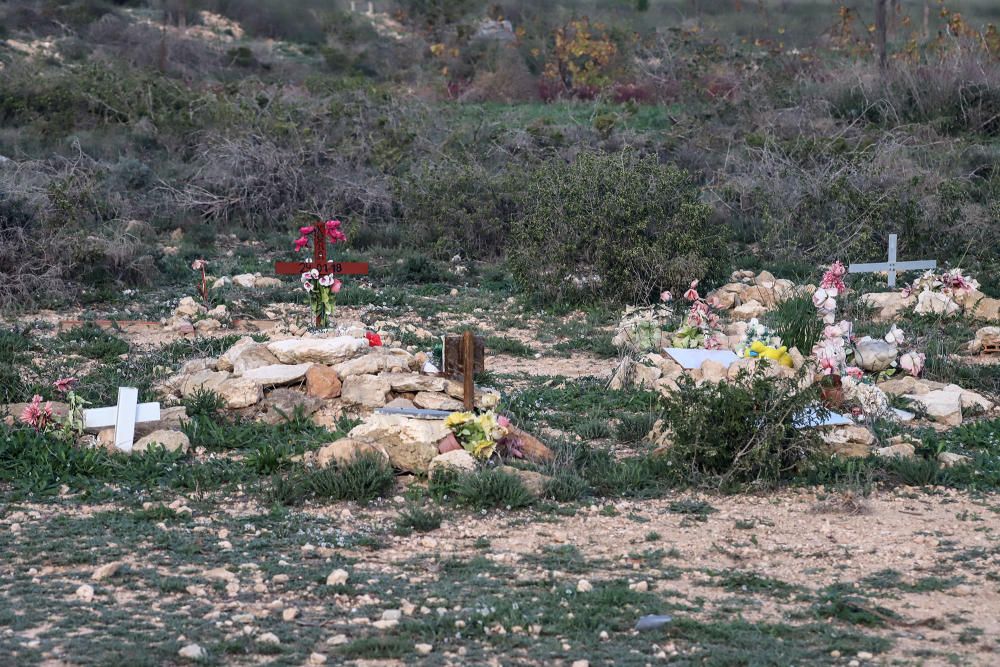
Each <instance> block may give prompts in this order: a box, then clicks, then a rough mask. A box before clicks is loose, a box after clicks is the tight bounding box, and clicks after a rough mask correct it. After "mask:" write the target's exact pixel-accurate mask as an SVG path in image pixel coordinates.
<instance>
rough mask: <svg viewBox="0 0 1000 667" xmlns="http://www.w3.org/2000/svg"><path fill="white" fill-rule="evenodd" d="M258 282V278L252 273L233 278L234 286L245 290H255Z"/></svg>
mask: <svg viewBox="0 0 1000 667" xmlns="http://www.w3.org/2000/svg"><path fill="white" fill-rule="evenodd" d="M256 282H257V276H255V275H254V274H252V273H241V274H240V275H238V276H233V284H234V285H237V286H239V287H242V288H243V289H253V287H254V284H255V283H256Z"/></svg>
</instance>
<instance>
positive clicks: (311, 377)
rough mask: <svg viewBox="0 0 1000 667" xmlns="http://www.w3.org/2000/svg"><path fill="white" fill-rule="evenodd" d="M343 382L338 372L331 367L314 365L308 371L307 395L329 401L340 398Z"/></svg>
mask: <svg viewBox="0 0 1000 667" xmlns="http://www.w3.org/2000/svg"><path fill="white" fill-rule="evenodd" d="M340 390H341V382H340V378H339V377H338V376H337V371H335V370H333V369H332V368H330V367H329V366H322V365H319V364H314V365H313V366H311V367H310V368H309V370H308V371H306V393H307V394H309V395H310V396H313V397H315V398H321V399H329V398H337V397H338V396H340Z"/></svg>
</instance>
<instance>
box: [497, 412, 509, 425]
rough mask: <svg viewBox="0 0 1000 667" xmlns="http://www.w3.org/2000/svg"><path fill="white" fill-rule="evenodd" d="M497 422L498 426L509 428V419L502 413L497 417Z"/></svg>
mask: <svg viewBox="0 0 1000 667" xmlns="http://www.w3.org/2000/svg"><path fill="white" fill-rule="evenodd" d="M497 424H498V425H499V426H500V428H510V420H509V419H507V418H506V417H504V416H503V415H500V416H499V417H497Z"/></svg>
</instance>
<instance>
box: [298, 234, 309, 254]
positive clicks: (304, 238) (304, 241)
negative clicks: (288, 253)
mask: <svg viewBox="0 0 1000 667" xmlns="http://www.w3.org/2000/svg"><path fill="white" fill-rule="evenodd" d="M307 245H309V237H308V236H302V237H300V238H297V239H295V252H299V251H300V250H302V249H303V248H305V247H306V246H307Z"/></svg>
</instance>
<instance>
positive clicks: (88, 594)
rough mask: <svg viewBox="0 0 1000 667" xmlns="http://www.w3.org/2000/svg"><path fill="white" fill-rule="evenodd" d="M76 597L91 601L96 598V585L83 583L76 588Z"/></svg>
mask: <svg viewBox="0 0 1000 667" xmlns="http://www.w3.org/2000/svg"><path fill="white" fill-rule="evenodd" d="M76 597H78V598H80V599H81V600H83V601H84V602H90V601H91V600H93V599H94V587H93V586H91V585H90V584H81V585H80V587H79V588H77V589H76Z"/></svg>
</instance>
